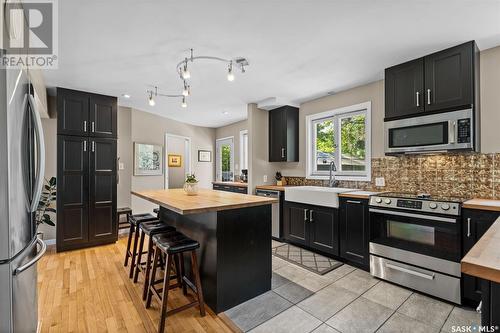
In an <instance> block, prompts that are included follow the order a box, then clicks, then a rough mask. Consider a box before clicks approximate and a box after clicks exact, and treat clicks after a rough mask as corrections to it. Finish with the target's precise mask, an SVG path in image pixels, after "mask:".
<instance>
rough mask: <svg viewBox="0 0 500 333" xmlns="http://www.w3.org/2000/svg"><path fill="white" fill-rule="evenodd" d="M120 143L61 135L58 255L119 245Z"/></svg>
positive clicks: (59, 144)
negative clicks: (94, 247) (118, 175)
mask: <svg viewBox="0 0 500 333" xmlns="http://www.w3.org/2000/svg"><path fill="white" fill-rule="evenodd" d="M116 149H117V147H116V139H111V138H109V139H108V138H92V137H82V136H71V135H58V138H57V178H58V189H57V242H56V244H57V251H65V250H73V249H78V248H83V247H88V246H94V245H100V244H106V243H111V242H115V241H116V240H117V239H118V224H117V221H116V184H117V183H116V175H117V166H116V163H117V156H116V154H117V150H116Z"/></svg>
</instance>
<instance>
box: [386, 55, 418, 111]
mask: <svg viewBox="0 0 500 333" xmlns="http://www.w3.org/2000/svg"><path fill="white" fill-rule="evenodd" d="M423 93H424V59H423V58H420V59H416V60H413V61H409V62H405V63H404V64H400V65H397V66H394V67H391V68H387V69H386V70H385V117H386V118H395V117H404V116H409V115H414V114H417V113H419V112H422V111H424V96H423Z"/></svg>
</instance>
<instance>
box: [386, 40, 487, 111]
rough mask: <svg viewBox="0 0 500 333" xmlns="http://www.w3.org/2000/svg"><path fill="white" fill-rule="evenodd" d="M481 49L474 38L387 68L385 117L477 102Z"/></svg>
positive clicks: (442, 109)
mask: <svg viewBox="0 0 500 333" xmlns="http://www.w3.org/2000/svg"><path fill="white" fill-rule="evenodd" d="M478 88H479V49H478V48H477V46H476V43H475V42H474V41H471V42H467V43H464V44H461V45H458V46H454V47H451V48H449V49H446V50H443V51H439V52H436V53H433V54H430V55H427V56H425V57H422V58H418V59H415V60H412V61H409V62H406V63H403V64H400V65H396V66H393V67H390V68H387V69H386V70H385V118H386V120H390V119H398V118H405V117H413V116H418V115H422V114H424V113H427V112H429V113H437V112H443V111H452V110H458V109H461V108H468V107H473V106H474V105H477V104H478V103H477V101H476V100H477V99H478V98H479V96H478V94H477V93H476V91H477V89H478Z"/></svg>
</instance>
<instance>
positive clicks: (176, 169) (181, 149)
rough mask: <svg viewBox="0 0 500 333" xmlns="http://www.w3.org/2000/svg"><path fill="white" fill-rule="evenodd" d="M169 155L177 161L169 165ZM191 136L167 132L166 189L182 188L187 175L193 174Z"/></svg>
mask: <svg viewBox="0 0 500 333" xmlns="http://www.w3.org/2000/svg"><path fill="white" fill-rule="evenodd" d="M169 156H170V157H172V158H173V159H174V160H175V161H176V162H178V161H179V160H180V163H172V164H171V165H169ZM191 156H192V154H191V138H190V137H187V136H181V135H175V134H169V133H166V134H165V189H172V188H182V187H183V186H184V181H185V180H186V175H187V174H191V173H192V171H191Z"/></svg>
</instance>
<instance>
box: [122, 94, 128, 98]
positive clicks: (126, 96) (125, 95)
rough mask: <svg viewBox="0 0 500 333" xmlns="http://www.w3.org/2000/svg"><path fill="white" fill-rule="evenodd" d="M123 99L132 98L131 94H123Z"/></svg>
mask: <svg viewBox="0 0 500 333" xmlns="http://www.w3.org/2000/svg"><path fill="white" fill-rule="evenodd" d="M122 97H123V98H130V95H129V94H122Z"/></svg>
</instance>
